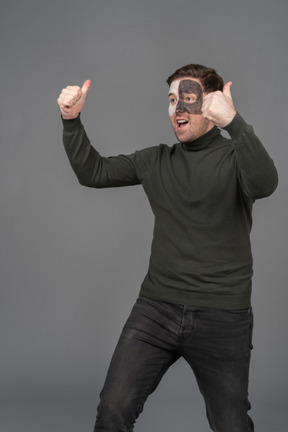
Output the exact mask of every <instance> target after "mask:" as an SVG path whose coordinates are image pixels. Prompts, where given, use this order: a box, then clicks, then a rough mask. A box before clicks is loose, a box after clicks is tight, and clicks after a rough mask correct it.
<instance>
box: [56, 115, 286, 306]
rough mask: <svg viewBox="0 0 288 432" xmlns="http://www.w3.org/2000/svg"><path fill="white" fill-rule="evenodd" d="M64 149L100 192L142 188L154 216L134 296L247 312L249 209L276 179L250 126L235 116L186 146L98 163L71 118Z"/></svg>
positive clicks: (86, 182)
mask: <svg viewBox="0 0 288 432" xmlns="http://www.w3.org/2000/svg"><path fill="white" fill-rule="evenodd" d="M63 124H64V132H63V140H64V146H65V149H66V152H67V155H68V158H69V160H70V163H71V165H72V168H73V170H74V171H75V173H76V175H77V177H78V180H79V182H80V183H81V184H82V185H85V186H89V187H95V188H104V187H115V186H127V185H136V184H142V186H143V188H144V190H145V192H146V194H147V197H148V199H149V202H150V205H151V208H152V211H153V213H154V216H155V227H154V232H153V242H152V248H151V257H150V263H149V269H148V272H147V275H146V277H145V279H144V281H143V283H142V286H141V291H140V295H141V296H143V297H148V298H151V299H154V300H159V301H165V302H170V303H176V304H184V305H190V306H197V307H207V308H218V309H243V308H247V307H249V306H250V299H251V277H252V273H253V270H252V255H251V246H250V230H251V225H252V217H251V211H252V204H253V202H254V200H255V199H257V198H263V197H265V196H268V195H270V194H271V193H272V192H273V191H274V190H275V188H276V186H277V182H278V177H277V172H276V169H275V167H274V164H273V161H272V160H271V158H270V157H269V155H268V154H267V152H266V150H265V149H264V147H263V145H262V144H261V142H260V141H259V139H258V138H257V137H256V136H255V134H254V132H253V128H252V127H251V126H249V125H247V123H246V122H245V121H244V120H243V118H242V117H241V116H240V115H239V114H238V113H237V114H236V116H235V118H234V119H233V121H232V122H231V123H230V124H229V125H228V126H227V127H226V128H225V129H226V130H227V131H228V133H229V135H230V137H231V139H230V140H229V139H226V138H224V137H223V136H222V135H221V133H220V130H219V129H218V128H216V127H214V128H213V129H212V130H211V131H209V132H208V133H206V134H205V135H203V136H202V137H200V138H198V139H197V140H195V141H193V142H191V143H185V144H181V143H177V144H175V145H173V146H172V147H168V146H167V145H164V144H161V145H159V146H155V147H149V148H145V149H143V150H140V151H136V152H135V153H134V154H131V155H128V156H124V155H119V156H115V157H108V158H107V157H102V156H100V155H99V153H98V152H97V151H96V150H95V149H94V148H93V147H92V146H91V144H90V141H89V139H88V137H87V135H86V133H85V130H84V127H83V125H82V123H81V121H80V118H79V117H78V118H77V119H75V120H63Z"/></svg>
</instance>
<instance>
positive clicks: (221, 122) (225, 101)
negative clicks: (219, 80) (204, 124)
mask: <svg viewBox="0 0 288 432" xmlns="http://www.w3.org/2000/svg"><path fill="white" fill-rule="evenodd" d="M231 85H232V82H231V81H229V82H228V83H227V84H225V85H224V87H223V92H221V91H216V92H212V93H208V94H206V95H205V96H204V98H203V104H202V115H203V117H205V118H207V119H208V120H211V121H212V122H213V123H214V124H215V125H216V126H219V127H222V128H223V127H225V126H227V125H228V124H229V123H231V121H232V120H233V118H234V117H235V115H236V110H235V107H234V104H233V100H232V96H231V91H230V87H231Z"/></svg>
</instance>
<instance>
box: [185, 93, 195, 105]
mask: <svg viewBox="0 0 288 432" xmlns="http://www.w3.org/2000/svg"><path fill="white" fill-rule="evenodd" d="M183 99H184V102H185V103H187V104H193V103H195V102H196V101H197V96H196V95H195V94H194V93H191V94H186V95H184V97H183Z"/></svg>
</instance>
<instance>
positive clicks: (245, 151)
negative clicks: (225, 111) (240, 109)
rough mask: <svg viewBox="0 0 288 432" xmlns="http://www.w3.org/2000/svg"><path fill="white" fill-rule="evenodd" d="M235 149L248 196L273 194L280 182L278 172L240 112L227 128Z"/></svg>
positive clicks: (238, 166)
mask: <svg viewBox="0 0 288 432" xmlns="http://www.w3.org/2000/svg"><path fill="white" fill-rule="evenodd" d="M224 129H225V130H227V132H228V133H229V135H230V136H231V139H232V144H233V147H234V150H235V156H236V163H237V168H238V172H239V180H240V183H241V187H242V189H243V192H244V193H245V195H246V196H247V197H248V198H251V199H258V198H264V197H266V196H269V195H271V194H272V193H273V192H274V190H275V189H276V187H277V184H278V174H277V171H276V168H275V166H274V163H273V161H272V159H271V158H270V156H269V154H268V153H267V151H266V150H265V148H264V146H263V144H262V143H261V141H260V140H259V138H258V137H257V136H256V135H255V133H254V130H253V128H252V126H250V125H248V124H247V123H246V122H245V121H244V119H243V118H242V117H241V116H240V114H239V113H237V114H236V116H235V117H234V119H233V121H232V122H231V123H230V124H229V125H227V126H226V127H225V128H224Z"/></svg>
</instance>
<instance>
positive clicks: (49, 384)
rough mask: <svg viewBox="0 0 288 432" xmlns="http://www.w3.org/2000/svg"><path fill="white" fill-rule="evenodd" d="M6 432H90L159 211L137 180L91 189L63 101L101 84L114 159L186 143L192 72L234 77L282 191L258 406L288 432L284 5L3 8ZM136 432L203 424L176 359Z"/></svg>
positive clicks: (262, 417)
mask: <svg viewBox="0 0 288 432" xmlns="http://www.w3.org/2000/svg"><path fill="white" fill-rule="evenodd" d="M0 5H1V27H0V29H1V57H0V58H1V129H0V133H1V148H0V152H1V154H0V163H1V170H0V188H1V213H0V214H1V224H0V230H1V261H0V265H1V273H0V278H1V302H0V309H1V310H0V332H1V337H0V341H1V356H0V362H1V365H0V374H1V376H0V379H1V381H0V392H1V414H0V430H1V432H15V431H18V430H21V432H31V431H32V432H33V431H39V432H50V431H53V432H63V431H70V432H80V431H81V432H84V431H92V429H93V425H94V420H95V415H96V405H97V404H98V395H99V392H100V390H101V387H102V384H103V381H104V377H105V374H106V371H107V367H108V363H109V361H110V357H111V354H112V352H113V349H114V347H115V344H116V341H117V339H118V336H119V333H120V330H121V328H122V326H123V324H124V322H125V320H126V318H127V316H128V313H129V311H130V309H131V307H132V305H133V304H134V302H135V300H136V298H137V296H138V292H139V289H140V284H141V282H142V280H143V278H144V276H145V273H146V270H147V266H148V259H149V253H150V244H151V239H152V229H153V217H152V212H151V210H150V207H149V204H148V201H147V198H146V196H145V194H144V192H143V190H142V188H141V186H134V187H126V188H118V189H109V190H96V189H89V188H84V187H82V186H80V185H79V184H78V182H77V179H76V177H75V176H74V173H73V172H72V169H71V167H70V165H69V163H68V160H67V157H66V155H65V153H64V149H63V146H62V137H61V135H62V126H61V120H60V114H59V110H58V107H57V102H56V101H57V98H58V95H59V94H60V92H61V89H62V88H63V87H66V86H67V85H75V84H76V85H82V83H83V82H84V80H85V79H87V78H90V79H91V80H92V85H91V87H90V90H89V93H88V96H87V102H86V106H85V108H84V110H83V113H82V120H83V122H84V125H85V127H86V130H87V133H88V135H89V137H90V138H91V141H92V143H93V144H94V145H95V146H96V147H97V148H98V150H99V151H100V153H101V154H102V155H104V156H110V155H116V154H120V153H123V154H125V153H126V154H128V153H132V152H134V151H135V150H137V149H141V148H143V147H146V146H151V145H158V144H160V143H166V144H168V145H172V144H174V143H175V141H176V139H175V137H174V133H173V130H172V128H171V126H170V123H169V118H168V112H167V108H168V97H167V91H168V87H167V84H166V82H165V80H166V78H167V77H168V76H169V75H170V74H171V73H173V72H174V70H175V69H176V68H178V67H180V66H183V65H185V64H187V63H202V64H204V65H207V66H212V67H215V68H216V70H217V71H218V72H219V73H220V74H221V75H222V76H223V78H224V80H225V81H229V80H231V81H233V85H232V96H233V99H234V103H235V106H236V108H237V110H238V111H239V112H240V113H241V114H242V116H243V117H244V118H245V119H246V120H247V122H248V123H250V124H252V125H253V126H254V129H255V131H256V133H257V135H258V136H259V138H260V139H261V140H262V142H263V143H264V145H265V146H266V148H267V150H268V151H269V153H270V155H271V157H272V158H273V159H274V161H275V164H276V166H277V169H278V171H279V177H280V183H279V186H278V189H277V191H276V192H275V193H274V194H273V195H272V196H271V197H269V198H267V199H264V200H259V201H257V202H256V203H255V206H254V226H253V230H252V242H253V253H254V271H255V276H254V284H253V308H254V314H255V329H254V350H253V353H252V363H251V378H250V399H251V402H252V417H253V419H254V421H255V424H256V429H257V430H258V431H261V432H271V431H274V432H284V431H286V430H287V425H288V415H287V384H288V382H287V374H286V367H287V364H288V351H287V323H288V318H287V300H288V294H287V291H288V287H287V253H288V250H287V249H288V248H287V215H288V214H287V213H288V212H287V185H288V178H287V177H288V175H287V169H286V165H287V156H288V150H287V135H288V130H287V125H288V121H287V72H288V67H287V66H288V64H287V11H288V6H287V2H286V0H275V1H274V2H271V0H269V1H268V0H242V1H236V0H218V1H214V0H203V1H201V2H200V1H197V2H196V1H193V0H177V1H176V0H174V1H172V0H167V1H165V0H158V1H157V0H95V1H92V0H90V1H88V0H83V1H79V0H78V1H75V0H69V1H68V0H57V1H55V0H52V1H44V0H37V1H36V0H26V1H25V0H23V1H20V0H19V1H16V0H1V2H0ZM136 430H137V432H144V431H147V430H150V431H156V430H157V431H163V432H164V431H165V432H166V431H175V430H177V431H179V432H180V431H187V430H190V431H203V432H204V431H208V430H209V426H208V423H207V421H206V418H205V408H204V403H203V401H202V397H201V395H200V394H199V391H198V388H197V385H196V382H195V379H194V377H193V374H192V372H191V371H190V369H189V367H188V366H187V365H186V363H185V362H184V361H181V360H180V361H179V362H178V363H177V364H176V365H174V366H173V367H172V368H171V369H170V371H169V372H168V373H167V374H166V375H165V377H164V378H163V380H162V382H161V384H160V386H159V387H158V389H157V390H156V392H155V393H154V394H153V395H152V396H151V397H150V398H149V399H148V401H147V403H146V406H145V410H144V412H143V414H142V415H141V416H140V418H139V420H138V422H137V424H136Z"/></svg>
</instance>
